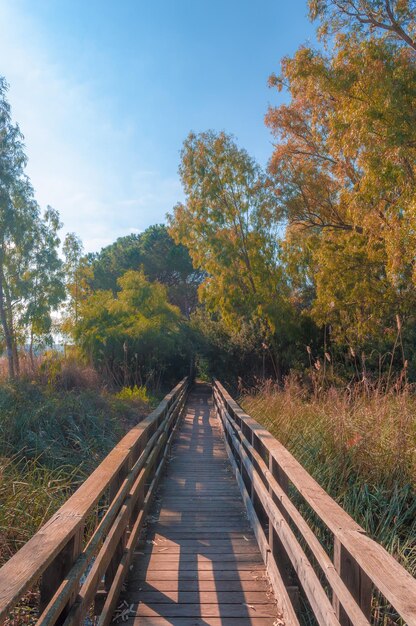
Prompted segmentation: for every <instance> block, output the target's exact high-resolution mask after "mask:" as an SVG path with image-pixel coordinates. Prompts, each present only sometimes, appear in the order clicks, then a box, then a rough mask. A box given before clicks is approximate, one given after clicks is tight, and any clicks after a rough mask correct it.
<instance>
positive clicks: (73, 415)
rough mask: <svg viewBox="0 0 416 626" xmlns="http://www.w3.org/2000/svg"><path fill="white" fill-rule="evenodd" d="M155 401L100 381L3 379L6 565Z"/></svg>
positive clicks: (1, 491)
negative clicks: (87, 385) (66, 383)
mask: <svg viewBox="0 0 416 626" xmlns="http://www.w3.org/2000/svg"><path fill="white" fill-rule="evenodd" d="M150 408H151V407H150V404H149V403H148V402H146V401H144V400H143V398H137V397H135V396H133V397H131V398H125V397H117V396H116V395H115V394H110V393H108V392H106V391H105V390H103V389H99V388H97V387H95V388H91V389H79V388H78V389H77V388H73V389H71V390H65V389H62V388H61V389H59V388H57V387H56V386H54V385H52V384H44V383H43V382H39V381H37V382H33V381H30V380H22V381H20V382H17V383H13V384H11V383H6V382H3V383H0V478H1V485H0V564H2V563H4V562H5V561H6V560H7V559H8V558H10V556H11V555H12V554H13V553H14V552H16V550H18V549H19V548H20V547H21V546H22V545H23V544H24V543H25V542H26V541H27V540H28V539H29V538H30V537H31V536H32V535H33V534H34V533H35V532H36V531H37V530H38V529H39V528H40V526H42V524H44V523H45V522H46V520H47V519H48V518H49V517H50V516H51V515H52V513H53V512H54V511H56V510H57V509H58V508H59V507H60V506H61V505H62V504H63V502H64V501H65V500H66V499H67V498H68V496H69V495H70V493H71V492H72V491H74V490H75V488H76V487H77V486H78V485H79V484H80V483H81V482H82V481H83V480H85V478H86V477H87V476H88V475H89V474H90V473H91V472H92V470H93V469H94V468H95V467H96V466H97V465H98V464H99V463H100V461H101V460H102V459H103V458H104V457H105V456H106V454H108V452H109V451H110V450H111V449H112V448H113V447H114V445H115V444H116V443H117V441H118V440H119V439H120V438H121V436H122V435H123V434H124V432H126V430H128V429H129V428H130V427H132V426H133V425H134V424H135V423H137V421H138V420H139V419H141V418H142V417H143V416H144V415H146V414H147V413H148V412H149V411H150ZM28 503H30V506H28Z"/></svg>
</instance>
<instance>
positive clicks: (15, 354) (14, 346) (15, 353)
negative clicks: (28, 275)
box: [3, 275, 20, 376]
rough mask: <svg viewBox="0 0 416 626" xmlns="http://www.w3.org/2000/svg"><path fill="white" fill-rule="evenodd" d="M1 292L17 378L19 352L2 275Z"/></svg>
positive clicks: (10, 302)
mask: <svg viewBox="0 0 416 626" xmlns="http://www.w3.org/2000/svg"><path fill="white" fill-rule="evenodd" d="M3 292H4V298H5V302H6V311H7V315H8V326H9V333H10V338H11V342H12V350H13V364H14V373H15V376H19V374H20V362H19V352H18V350H17V342H16V334H15V332H14V327H13V308H12V299H11V297H10V291H9V288H8V285H7V282H6V279H5V277H4V275H3Z"/></svg>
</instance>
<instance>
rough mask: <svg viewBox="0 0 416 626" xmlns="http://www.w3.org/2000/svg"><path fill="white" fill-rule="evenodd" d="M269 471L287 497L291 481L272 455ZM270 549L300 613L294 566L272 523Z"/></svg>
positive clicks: (293, 603) (271, 556)
mask: <svg viewBox="0 0 416 626" xmlns="http://www.w3.org/2000/svg"><path fill="white" fill-rule="evenodd" d="M269 471H270V473H271V474H272V476H273V477H274V478H275V479H276V480H277V482H278V483H279V485H280V487H281V488H282V490H283V491H284V492H285V494H286V495H287V494H288V492H289V480H288V478H287V476H286V474H285V473H284V472H282V470H281V469H280V467H279V466H278V465H277V463H276V461H275V460H274V458H273V456H272V455H271V454H270V456H269ZM269 493H270V494H271V496H272V499H273V501H274V502H275V503H276V504H277V506H278V501H277V500H276V497H275V495H274V493H273V489H272V488H271V487H269ZM281 513H282V515H283V517H284V518H285V520H286V521H289V515H288V514H287V512H286V511H285V510H284V509H283V510H281ZM269 547H270V558H272V559H273V560H274V562H275V563H276V566H277V569H278V570H279V572H280V575H281V577H282V580H283V583H284V585H285V587H286V589H287V592H288V595H289V598H290V601H291V603H292V605H293V608H294V609H295V611H299V608H300V605H299V586H298V585H297V584H294V578H295V573H294V571H293V566H292V563H291V561H290V559H289V557H288V556H287V554H286V550H285V549H284V547H283V544H282V542H281V541H280V539H279V537H278V535H277V533H276V531H275V529H274V528H273V524H271V523H270V524H269ZM296 578H297V577H296ZM295 582H297V581H296V580H295Z"/></svg>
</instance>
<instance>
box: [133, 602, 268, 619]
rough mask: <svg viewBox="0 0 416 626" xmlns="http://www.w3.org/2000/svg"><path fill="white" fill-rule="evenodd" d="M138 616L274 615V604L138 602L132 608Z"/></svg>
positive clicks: (222, 616) (241, 616)
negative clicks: (149, 603)
mask: <svg viewBox="0 0 416 626" xmlns="http://www.w3.org/2000/svg"><path fill="white" fill-rule="evenodd" d="M133 612H134V615H137V616H140V617H203V618H205V617H221V618H224V617H240V618H243V617H249V616H251V615H253V616H256V617H274V618H275V617H276V609H275V607H274V605H273V604H272V603H271V602H269V603H268V604H258V605H256V607H255V608H251V607H250V606H249V605H248V603H243V602H242V603H241V604H240V605H239V606H237V605H235V604H221V605H218V604H198V603H197V604H176V603H173V602H172V603H170V604H152V605H151V606H150V605H148V604H142V603H139V604H138V605H137V606H136V607H134V608H133Z"/></svg>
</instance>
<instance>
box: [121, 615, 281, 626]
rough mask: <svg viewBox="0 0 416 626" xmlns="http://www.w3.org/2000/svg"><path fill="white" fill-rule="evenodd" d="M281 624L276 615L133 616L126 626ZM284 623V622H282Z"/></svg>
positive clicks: (268, 625) (243, 625) (274, 625)
mask: <svg viewBox="0 0 416 626" xmlns="http://www.w3.org/2000/svg"><path fill="white" fill-rule="evenodd" d="M276 622H277V626H280V624H279V621H278V620H277V619H276V618H275V617H253V616H251V617H207V616H205V617H203V618H202V617H182V616H181V617H169V618H165V617H142V616H141V617H132V618H131V619H129V620H128V621H126V622H123V623H124V624H126V626H276ZM281 624H283V622H281Z"/></svg>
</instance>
